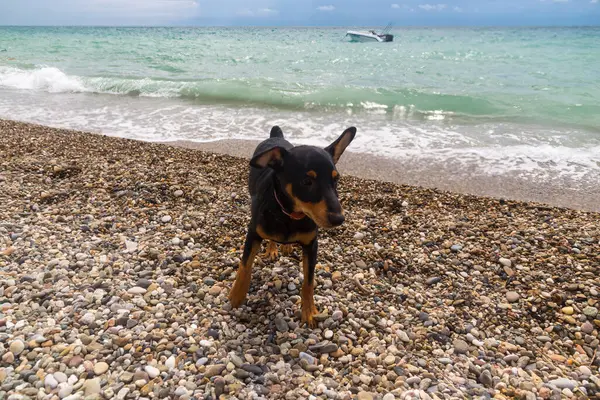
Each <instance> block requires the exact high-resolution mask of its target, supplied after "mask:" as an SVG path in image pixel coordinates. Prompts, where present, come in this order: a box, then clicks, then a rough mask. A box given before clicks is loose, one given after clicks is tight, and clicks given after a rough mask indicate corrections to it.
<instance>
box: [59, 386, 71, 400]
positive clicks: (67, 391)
mask: <svg viewBox="0 0 600 400" xmlns="http://www.w3.org/2000/svg"><path fill="white" fill-rule="evenodd" d="M71 393H73V386H71V385H65V386H63V387H61V388H60V389H59V390H58V397H60V398H61V399H64V398H66V397H68V396H70V395H71Z"/></svg>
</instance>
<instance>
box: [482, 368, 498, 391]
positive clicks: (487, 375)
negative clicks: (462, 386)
mask: <svg viewBox="0 0 600 400" xmlns="http://www.w3.org/2000/svg"><path fill="white" fill-rule="evenodd" d="M479 383H481V384H482V385H483V386H485V387H492V385H493V384H494V379H493V378H492V373H491V372H490V371H489V370H487V369H486V370H484V371H483V372H482V373H481V374H479Z"/></svg>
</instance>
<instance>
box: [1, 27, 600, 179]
mask: <svg viewBox="0 0 600 400" xmlns="http://www.w3.org/2000/svg"><path fill="white" fill-rule="evenodd" d="M345 31H346V29H337V28H298V29H291V28H277V29H270V28H37V27H33V28H31V27H0V97H1V99H0V117H5V118H13V119H22V120H28V121H34V122H41V123H45V124H50V125H56V126H65V127H72V128H78V129H91V130H96V131H102V132H106V133H109V134H115V135H119V136H127V137H134V138H140V139H145V140H172V139H190V140H200V141H206V140H215V139H223V138H233V137H235V138H250V139H255V138H262V137H264V136H265V134H266V132H268V128H269V127H270V125H271V124H273V123H279V124H281V125H282V126H283V127H284V130H287V131H288V132H289V134H290V135H291V137H292V138H293V139H295V140H296V141H298V142H315V141H316V142H319V143H320V142H323V143H325V142H326V141H327V140H329V139H330V138H331V137H333V136H335V135H336V134H338V133H339V132H341V129H342V128H343V127H344V126H346V125H356V126H357V127H358V128H359V136H358V138H360V140H359V141H358V142H357V143H358V144H356V143H355V145H354V146H355V150H356V151H364V152H370V153H377V154H383V155H386V156H390V157H413V158H415V159H416V160H421V161H423V160H424V161H427V160H436V161H437V162H446V161H447V159H449V158H452V159H453V160H457V159H459V160H462V161H461V162H464V163H465V166H466V167H469V168H471V167H474V168H475V169H476V170H478V171H481V172H482V173H490V174H498V173H504V172H506V171H508V172H511V171H512V172H515V171H516V172H519V173H521V172H522V173H527V174H534V175H536V176H541V175H544V174H547V173H548V170H552V169H554V170H555V171H554V172H556V173H559V174H563V175H564V174H570V175H569V176H571V175H572V176H577V177H580V178H581V177H587V176H588V175H589V173H598V172H600V67H599V66H600V28H535V29H525V28H523V29H514V28H511V29H508V28H507V29H425V28H423V29H415V28H410V29H403V28H397V29H395V30H394V32H393V33H394V34H395V41H394V42H393V43H351V42H349V41H348V40H345V39H344V34H345ZM286 128H287V129H286ZM550 172H552V171H550Z"/></svg>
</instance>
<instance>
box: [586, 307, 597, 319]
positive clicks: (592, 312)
mask: <svg viewBox="0 0 600 400" xmlns="http://www.w3.org/2000/svg"><path fill="white" fill-rule="evenodd" d="M583 313H584V314H585V316H586V317H590V318H594V317H595V316H596V315H598V309H597V308H596V307H586V308H584V309H583Z"/></svg>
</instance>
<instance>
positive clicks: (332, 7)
mask: <svg viewBox="0 0 600 400" xmlns="http://www.w3.org/2000/svg"><path fill="white" fill-rule="evenodd" d="M317 10H319V11H333V10H335V7H334V6H332V5H328V6H319V7H317Z"/></svg>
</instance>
